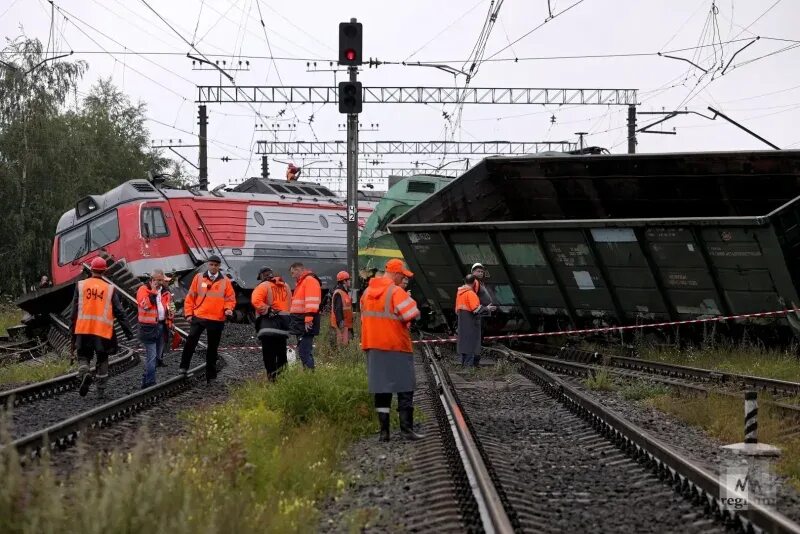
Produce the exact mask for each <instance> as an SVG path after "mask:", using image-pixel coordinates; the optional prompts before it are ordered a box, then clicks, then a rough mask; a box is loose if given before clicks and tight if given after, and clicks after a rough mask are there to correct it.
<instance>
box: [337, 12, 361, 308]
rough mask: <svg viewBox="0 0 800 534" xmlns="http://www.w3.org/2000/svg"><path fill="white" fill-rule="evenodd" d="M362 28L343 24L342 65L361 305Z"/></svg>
mask: <svg viewBox="0 0 800 534" xmlns="http://www.w3.org/2000/svg"><path fill="white" fill-rule="evenodd" d="M362 37H363V35H362V26H361V23H360V22H356V19H354V18H353V19H350V22H340V23H339V64H340V65H347V67H348V71H349V73H350V79H349V81H347V82H341V83H340V84H339V94H338V98H339V113H346V114H347V270H348V272H350V279H351V280H352V281H353V282H352V289H351V291H352V293H353V294H352V298H353V304H354V305H356V303H358V288H359V285H360V284H358V283H357V281H358V280H359V275H358V114H359V113H361V102H362V89H361V84H360V83H359V82H358V66H359V65H361V64H362V63H363V61H362V59H363V55H362V53H361V47H362V41H363V39H362Z"/></svg>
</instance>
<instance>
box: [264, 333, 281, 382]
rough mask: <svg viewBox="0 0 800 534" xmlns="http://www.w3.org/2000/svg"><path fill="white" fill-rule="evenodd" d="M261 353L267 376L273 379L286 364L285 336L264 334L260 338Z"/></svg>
mask: <svg viewBox="0 0 800 534" xmlns="http://www.w3.org/2000/svg"><path fill="white" fill-rule="evenodd" d="M261 355H262V356H263V358H264V369H266V370H267V378H269V379H270V380H275V377H277V376H278V373H279V372H280V371H281V370H282V369H283V368H284V367H285V366H286V361H287V360H286V337H285V336H265V337H263V338H261Z"/></svg>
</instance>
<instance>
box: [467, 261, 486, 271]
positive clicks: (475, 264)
mask: <svg viewBox="0 0 800 534" xmlns="http://www.w3.org/2000/svg"><path fill="white" fill-rule="evenodd" d="M475 269H483V270H484V271H485V270H486V267H484V266H483V264H482V263H474V264H472V268H471V269H470V272H472V271H474V270H475Z"/></svg>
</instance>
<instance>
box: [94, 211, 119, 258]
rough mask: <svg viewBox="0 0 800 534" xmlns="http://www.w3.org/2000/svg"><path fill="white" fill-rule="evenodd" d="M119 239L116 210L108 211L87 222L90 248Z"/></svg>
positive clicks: (95, 248)
mask: <svg viewBox="0 0 800 534" xmlns="http://www.w3.org/2000/svg"><path fill="white" fill-rule="evenodd" d="M117 239H119V219H118V218H117V210H114V211H110V212H108V213H106V214H104V215H101V216H100V217H98V218H96V219H94V220H93V221H91V222H89V240H90V241H91V247H90V250H97V249H98V248H100V247H104V246H106V245H108V244H109V243H113V242H114V241H116V240H117Z"/></svg>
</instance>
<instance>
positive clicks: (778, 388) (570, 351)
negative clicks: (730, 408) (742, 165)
mask: <svg viewBox="0 0 800 534" xmlns="http://www.w3.org/2000/svg"><path fill="white" fill-rule="evenodd" d="M532 349H533V350H535V351H536V352H537V353H541V354H543V355H548V356H552V357H556V358H558V359H561V360H568V361H575V362H580V363H591V364H603V365H606V366H610V367H616V368H619V369H627V370H630V371H637V372H641V373H646V374H650V375H658V376H664V377H668V378H677V379H683V380H688V381H692V382H696V383H703V384H711V385H721V386H728V387H732V388H739V389H743V390H744V389H757V390H760V391H764V392H768V393H771V394H772V395H786V396H800V382H791V381H788V380H778V379H774V378H766V377H761V376H753V375H743V374H738V373H729V372H726V371H716V370H712V369H703V368H699V367H689V366H685V365H676V364H670V363H664V362H657V361H653V360H645V359H640V358H630V357H626V356H616V355H614V354H601V353H598V352H592V351H586V350H581V349H576V348H573V347H561V348H558V347H554V346H552V345H544V344H534V345H533V346H532Z"/></svg>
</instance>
